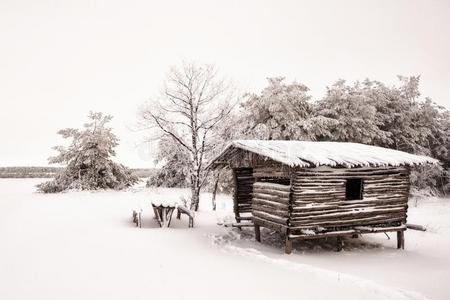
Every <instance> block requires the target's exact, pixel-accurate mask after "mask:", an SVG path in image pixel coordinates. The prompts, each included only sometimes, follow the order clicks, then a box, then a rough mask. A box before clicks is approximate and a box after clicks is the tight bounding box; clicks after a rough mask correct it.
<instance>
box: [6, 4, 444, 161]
mask: <svg viewBox="0 0 450 300" xmlns="http://www.w3.org/2000/svg"><path fill="white" fill-rule="evenodd" d="M449 56H450V1H430V0H428V1H425V0H424V1H412V0H408V1H393V0H387V1H360V0H357V1H332V0H331V1H298V0H297V1H280V0H277V1H261V0H259V1H243V0H241V1H231V0H227V1H220V2H219V1H217V2H215V1H211V0H210V1H193V0H190V1H130V0H127V1H112V0H104V1H98V0H76V1H56V0H55V1H50V0H39V1H35V0H28V1H24V0H0V103H1V106H0V143H1V145H0V166H4V165H46V164H47V157H48V156H49V155H51V154H52V150H51V147H52V146H54V145H56V144H58V143H59V142H60V140H59V138H58V136H57V135H56V132H57V130H58V129H60V128H64V127H80V126H81V124H82V123H83V122H84V121H85V119H86V118H85V116H86V115H87V113H88V111H89V110H96V111H103V112H106V113H109V114H112V115H113V116H114V118H115V119H114V122H113V126H114V129H115V132H116V134H117V135H118V136H119V138H120V139H121V146H120V147H119V148H118V160H119V161H121V162H122V163H124V164H126V165H128V166H132V167H148V166H151V165H152V161H151V159H150V155H149V153H148V151H147V150H146V149H147V147H145V146H141V147H137V148H136V147H135V144H136V143H138V142H139V141H140V139H141V138H142V135H141V134H137V133H133V132H131V131H130V130H129V129H128V128H129V127H131V126H133V125H134V123H135V121H136V113H137V108H138V106H139V105H140V104H141V103H143V102H144V101H146V100H147V99H149V98H150V97H151V96H153V95H155V94H157V92H158V91H159V89H160V86H161V82H162V80H163V79H164V75H165V73H166V71H167V70H168V68H169V66H171V65H173V64H178V63H179V62H180V61H181V60H183V59H187V60H197V61H199V62H206V63H214V64H216V65H217V66H218V67H219V69H220V70H221V71H222V73H223V74H225V75H227V76H229V77H232V78H234V79H235V80H236V81H238V82H239V83H240V85H241V87H242V88H243V89H244V90H246V91H254V92H257V91H259V90H260V89H261V88H263V87H264V85H265V84H266V82H265V78H266V77H271V76H285V77H287V79H288V80H289V81H291V80H298V81H300V82H302V83H304V84H306V85H307V86H309V87H310V88H311V94H312V95H313V96H314V97H315V98H320V97H322V96H323V94H324V92H325V87H326V86H327V85H330V84H332V83H333V82H334V81H335V80H337V79H338V78H344V79H346V80H349V81H354V80H357V79H364V78H366V77H369V78H372V79H377V80H380V81H384V82H386V83H388V84H393V83H395V82H396V75H397V74H402V75H417V74H420V75H421V76H422V77H421V78H422V82H421V85H422V88H421V90H422V93H423V94H424V95H426V96H430V97H431V98H433V100H434V101H436V102H437V103H439V104H441V105H444V106H446V107H447V108H449V107H450V85H449V82H450V58H449Z"/></svg>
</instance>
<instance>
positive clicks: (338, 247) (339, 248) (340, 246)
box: [336, 236, 344, 252]
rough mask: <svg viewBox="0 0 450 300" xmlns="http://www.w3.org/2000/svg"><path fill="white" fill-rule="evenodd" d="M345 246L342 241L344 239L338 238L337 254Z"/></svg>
mask: <svg viewBox="0 0 450 300" xmlns="http://www.w3.org/2000/svg"><path fill="white" fill-rule="evenodd" d="M343 246H344V242H343V241H342V238H341V237H340V236H338V237H337V238H336V252H341V251H342V248H343Z"/></svg>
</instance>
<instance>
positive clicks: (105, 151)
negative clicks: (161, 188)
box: [38, 112, 139, 193]
mask: <svg viewBox="0 0 450 300" xmlns="http://www.w3.org/2000/svg"><path fill="white" fill-rule="evenodd" d="M111 119H112V117H111V116H108V115H103V114H102V113H94V112H91V113H90V114H89V122H88V123H86V124H84V128H83V129H81V130H80V129H74V128H67V129H62V130H60V131H59V132H58V134H60V135H61V136H62V137H63V138H65V139H71V143H70V145H69V146H68V147H64V146H57V147H54V149H55V150H56V151H58V152H59V153H58V155H56V156H54V157H50V158H49V162H50V163H52V164H62V165H65V168H64V169H63V171H62V172H61V173H59V174H58V175H57V176H56V177H55V179H53V180H52V181H48V182H44V183H42V184H40V185H38V190H39V191H41V192H44V193H57V192H62V191H65V190H68V189H81V190H96V189H123V188H126V187H129V186H131V185H133V184H134V183H136V182H137V181H139V179H138V178H137V177H136V176H135V175H133V174H132V172H131V170H130V169H128V168H126V167H125V166H123V165H121V164H118V163H116V162H114V161H112V160H111V156H114V155H115V151H114V148H115V147H116V146H117V145H118V139H117V137H116V136H115V135H114V133H113V132H112V130H111V128H110V127H108V126H107V123H108V122H109V121H111Z"/></svg>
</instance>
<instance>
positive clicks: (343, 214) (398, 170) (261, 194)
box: [210, 140, 437, 253]
mask: <svg viewBox="0 0 450 300" xmlns="http://www.w3.org/2000/svg"><path fill="white" fill-rule="evenodd" d="M426 163H437V161H436V160H435V159H432V158H430V157H426V156H417V155H412V154H409V153H405V152H401V151H396V150H392V149H386V148H381V147H375V146H368V145H363V144H357V143H340V142H306V141H273V140H272V141H261V140H238V141H234V142H232V143H231V144H230V145H229V146H228V147H226V148H225V149H224V150H223V151H222V152H221V153H220V154H219V155H218V156H217V157H216V158H215V159H213V160H212V161H211V162H210V166H211V167H213V168H223V167H229V168H231V169H232V173H233V177H234V195H233V201H234V213H235V217H236V221H237V222H238V223H239V222H241V221H250V222H252V224H253V226H254V228H255V238H256V240H257V241H261V234H260V227H266V228H270V229H272V230H275V231H278V232H280V233H281V234H283V235H284V236H285V252H286V253H290V252H291V250H292V241H293V240H306V239H316V238H328V237H336V238H337V241H338V247H340V246H341V245H342V244H341V237H343V236H357V235H358V234H365V233H377V232H397V247H398V248H402V249H403V248H404V231H405V230H406V218H407V209H408V204H407V203H408V195H409V187H410V185H409V167H410V166H412V165H416V164H426ZM241 224H242V223H241ZM237 225H239V224H237Z"/></svg>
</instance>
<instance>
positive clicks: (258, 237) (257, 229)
mask: <svg viewBox="0 0 450 300" xmlns="http://www.w3.org/2000/svg"><path fill="white" fill-rule="evenodd" d="M255 240H256V241H257V242H261V230H260V227H259V225H256V224H255Z"/></svg>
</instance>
